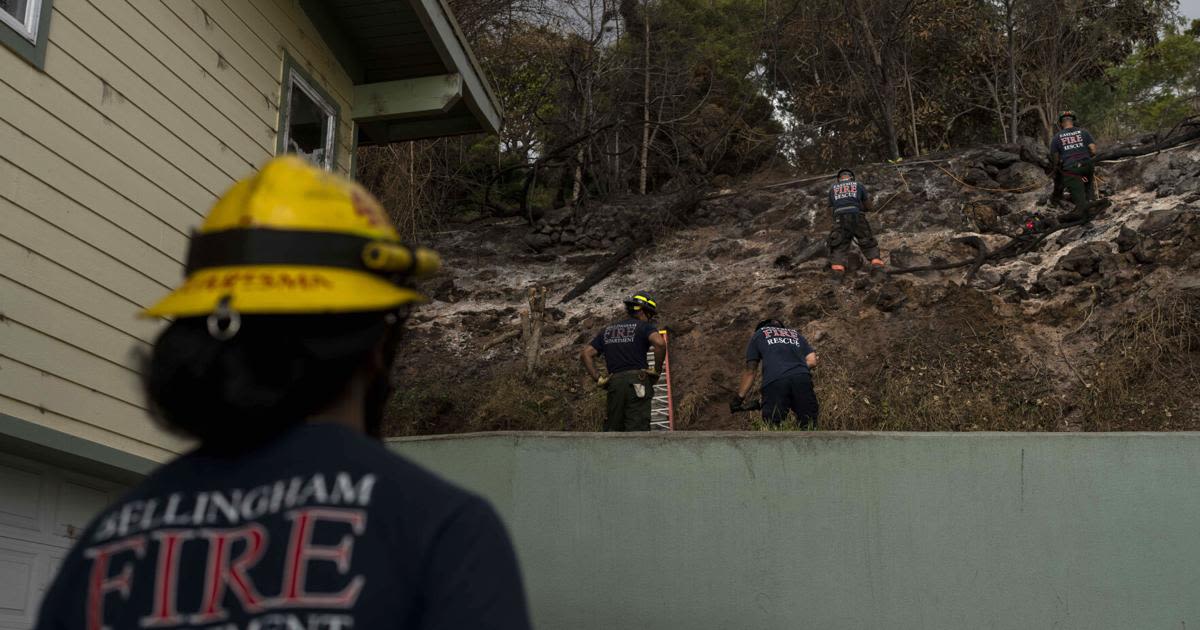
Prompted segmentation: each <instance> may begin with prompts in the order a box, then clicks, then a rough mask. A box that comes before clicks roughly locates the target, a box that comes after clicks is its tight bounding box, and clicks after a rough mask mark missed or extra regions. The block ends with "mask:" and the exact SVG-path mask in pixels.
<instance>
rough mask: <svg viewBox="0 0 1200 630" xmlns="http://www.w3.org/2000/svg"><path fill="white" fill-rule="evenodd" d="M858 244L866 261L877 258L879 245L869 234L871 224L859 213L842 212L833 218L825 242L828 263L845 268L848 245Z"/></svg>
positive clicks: (872, 235) (848, 251)
mask: <svg viewBox="0 0 1200 630" xmlns="http://www.w3.org/2000/svg"><path fill="white" fill-rule="evenodd" d="M856 241H857V242H858V248H859V249H860V250H862V254H863V256H866V257H867V260H868V261H869V260H877V259H878V258H879V243H878V242H876V240H875V235H874V234H872V233H871V224H870V223H868V222H867V217H865V216H863V214H862V213H861V212H844V213H842V214H836V215H834V217H833V229H832V230H830V231H829V237H828V238H827V239H826V240H825V243H826V245H828V246H829V262H830V263H831V264H834V265H841V266H843V267H845V265H846V257H847V255H848V254H849V253H850V245H851V244H853V243H854V242H856Z"/></svg>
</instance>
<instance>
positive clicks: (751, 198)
mask: <svg viewBox="0 0 1200 630" xmlns="http://www.w3.org/2000/svg"><path fill="white" fill-rule="evenodd" d="M1039 151H1040V148H1039V147H1037V146H1036V145H1028V144H1027V145H1025V146H1016V145H1013V146H1001V147H989V148H985V149H978V150H973V151H968V152H963V153H956V154H951V155H943V156H934V157H933V158H930V159H923V160H920V161H916V162H913V163H907V164H901V165H900V166H898V167H897V166H873V167H863V168H861V169H859V179H860V180H861V181H864V182H865V183H867V184H868V185H869V186H870V187H871V190H872V191H873V192H874V193H875V196H876V205H877V207H878V208H879V209H878V210H877V211H876V212H875V213H873V214H872V215H871V216H870V219H871V222H872V224H873V226H874V227H875V229H876V232H877V236H878V238H879V241H880V245H881V247H882V249H883V251H884V255H885V259H887V261H888V263H889V266H890V268H892V269H893V271H895V270H896V269H897V268H900V267H917V266H924V265H930V264H932V265H938V264H941V263H945V262H948V261H956V260H966V259H971V258H973V257H974V255H975V250H974V249H973V248H971V247H968V246H967V245H966V244H963V243H962V242H961V239H962V238H963V237H968V236H976V237H978V238H979V239H980V240H982V241H983V242H984V243H986V244H988V246H989V248H990V249H992V250H994V249H996V248H998V247H1000V246H1001V245H1002V244H1003V243H1006V242H1008V241H1009V238H1010V235H1013V234H1016V233H1018V232H1019V228H1020V224H1021V222H1022V219H1023V218H1024V217H1025V216H1026V215H1027V214H1029V213H1032V212H1035V211H1039V212H1042V213H1047V214H1053V212H1050V211H1049V210H1048V209H1047V208H1045V207H1044V206H1041V205H1039V201H1040V200H1044V198H1045V196H1046V194H1047V193H1048V190H1049V183H1048V181H1047V180H1046V178H1045V176H1044V175H1043V174H1042V172H1041V170H1040V168H1039V167H1038V166H1035V163H1038V162H1040V161H1041V160H1042V159H1044V155H1040V154H1039ZM1099 173H1100V176H1101V178H1102V179H1101V182H1100V187H1101V188H1102V189H1103V190H1105V191H1106V192H1107V193H1108V194H1111V198H1112V200H1113V202H1114V203H1113V206H1112V207H1111V208H1109V209H1108V210H1106V211H1105V212H1104V213H1103V214H1101V216H1099V217H1097V218H1096V219H1095V220H1093V221H1092V222H1090V223H1088V224H1085V225H1081V226H1077V227H1072V228H1069V229H1065V230H1062V231H1059V232H1056V233H1054V234H1052V235H1050V236H1049V237H1048V238H1046V239H1045V240H1044V241H1042V242H1041V243H1040V244H1038V245H1037V247H1035V248H1034V249H1032V251H1029V252H1027V253H1024V254H1021V255H1019V256H1015V257H1012V258H1008V259H1003V260H995V261H989V262H988V264H985V265H983V266H982V267H981V268H979V270H978V271H977V273H975V274H973V275H970V276H969V277H968V269H969V268H966V267H964V268H957V269H952V270H945V271H927V272H919V273H912V274H896V275H893V276H891V277H890V278H889V279H888V280H886V281H884V282H872V281H869V280H868V279H867V278H866V276H865V275H862V274H856V275H855V276H854V277H852V278H851V279H849V280H848V281H847V282H845V283H843V284H842V285H839V286H834V285H832V284H830V282H829V281H828V279H827V278H826V275H825V270H824V268H825V259H824V253H823V252H824V250H823V241H824V237H825V234H826V233H827V232H828V229H829V226H830V216H829V213H828V210H827V209H826V206H825V192H826V190H827V186H828V184H829V182H830V180H829V179H827V178H821V179H817V180H814V181H801V182H799V183H796V184H793V185H787V186H775V187H770V186H757V187H756V186H753V185H747V186H746V187H744V188H743V189H742V190H741V191H740V192H733V193H732V194H728V193H726V194H718V195H709V199H708V200H706V201H703V202H701V203H700V204H699V205H698V206H696V207H694V208H690V209H689V211H688V212H687V213H686V214H684V215H682V216H674V217H670V221H667V218H666V217H665V212H666V211H665V210H664V208H666V207H668V206H670V203H671V200H668V199H661V198H660V199H648V200H647V199H631V200H626V201H624V202H622V203H619V204H614V205H611V206H604V207H592V208H587V209H586V210H585V209H580V210H577V211H569V210H563V211H558V212H556V213H551V214H550V215H548V216H547V217H545V218H543V220H541V221H540V222H539V223H538V224H537V225H535V226H534V227H533V229H530V227H529V226H527V225H524V224H523V223H519V222H515V221H512V220H509V221H500V222H492V223H486V224H476V225H473V226H469V227H466V228H462V229H457V230H453V231H449V232H443V233H439V234H436V235H433V237H432V238H433V243H432V244H433V245H434V246H435V247H437V248H438V249H439V250H440V251H441V252H442V253H443V255H444V257H445V259H446V267H447V272H446V273H444V274H443V275H442V276H441V277H440V278H439V279H438V280H436V281H435V282H433V283H432V284H431V285H430V286H429V287H428V289H429V290H430V291H431V292H432V295H433V297H434V302H432V303H431V304H429V305H427V306H424V307H422V308H421V309H420V310H419V311H418V313H417V315H416V316H415V317H414V319H413V321H412V325H411V335H410V343H409V346H408V351H407V353H406V354H405V358H404V361H403V363H404V365H403V366H402V367H401V368H400V373H399V374H398V375H397V376H398V378H399V381H400V391H399V393H398V394H397V395H396V397H395V398H394V399H393V401H392V402H391V405H390V417H389V423H388V430H389V432H391V433H393V434H414V433H436V432H454V431H471V430H492V429H550V430H595V429H596V428H597V427H598V426H599V422H600V418H601V416H602V413H603V412H602V395H601V394H600V393H599V392H598V391H596V390H595V389H594V388H593V387H591V385H590V383H588V382H587V380H586V379H585V378H584V377H583V376H582V371H581V370H580V369H579V367H578V365H577V360H576V358H575V357H576V354H577V352H578V348H579V347H580V345H581V344H583V343H585V342H586V340H587V339H589V338H590V336H591V335H594V334H595V332H596V330H597V329H598V328H599V327H601V326H602V325H603V324H604V323H605V322H606V321H607V320H609V319H611V318H613V317H615V316H617V315H618V314H619V311H620V308H621V307H620V302H621V299H622V297H624V296H625V295H626V294H628V293H630V292H631V291H634V290H642V289H647V290H651V291H653V292H654V293H655V295H656V296H657V297H658V299H659V301H660V304H661V305H662V312H661V318H660V319H661V323H663V324H665V325H667V326H669V327H670V328H671V330H672V333H673V334H672V338H671V358H672V375H673V379H672V386H673V395H674V396H673V397H674V402H675V410H676V423H677V427H678V428H681V429H738V428H748V427H751V426H753V424H754V418H753V417H751V416H750V415H748V414H741V415H737V416H733V415H731V414H730V413H729V412H728V409H727V406H726V403H727V401H728V399H729V397H730V396H731V393H732V389H731V388H733V387H734V386H735V385H736V378H737V374H738V371H739V370H740V369H741V366H742V360H741V357H742V353H743V352H744V348H745V343H746V341H747V339H748V337H749V335H750V333H751V332H752V326H753V325H754V323H755V322H756V321H758V320H760V319H763V318H765V317H768V316H775V317H779V318H781V319H783V320H784V321H786V322H789V323H790V324H792V325H794V326H796V327H798V328H801V329H802V332H803V333H804V334H806V335H807V336H808V337H809V339H810V340H811V341H812V342H813V343H814V345H815V346H816V347H817V349H818V353H819V354H820V356H821V360H822V363H821V366H820V367H819V368H818V370H817V373H816V376H815V380H816V387H817V391H818V396H819V397H820V399H821V404H822V426H823V428H829V429H853V430H865V429H881V430H888V429H897V430H909V429H911V430H1125V429H1148V430H1175V429H1196V428H1200V402H1198V401H1200V247H1198V244H1200V212H1198V210H1197V208H1198V207H1200V147H1196V146H1190V147H1182V148H1180V149H1177V150H1173V151H1169V152H1164V153H1160V154H1157V155H1153V156H1147V157H1143V158H1138V159H1132V160H1126V161H1123V162H1120V163H1117V164H1109V165H1103V166H1102V167H1101V168H1100V170H1099ZM1014 189H1015V190H1014ZM999 191H1007V192H999ZM676 209H677V208H676ZM643 233H645V234H653V235H654V243H653V244H652V245H648V246H646V247H642V248H639V249H638V250H637V251H636V252H635V253H634V254H633V255H632V256H631V257H629V258H627V259H626V260H625V261H624V263H623V264H622V265H621V266H620V267H619V268H618V269H617V270H616V271H615V272H614V273H612V274H611V275H609V276H608V277H607V278H606V279H604V280H603V281H601V282H600V283H598V284H597V285H595V286H594V287H592V288H591V289H590V290H589V291H587V292H586V293H584V294H583V295H582V296H581V297H579V298H577V299H575V300H572V301H570V302H568V303H565V304H560V303H559V298H560V297H561V296H562V295H564V294H565V293H566V292H567V291H568V290H569V289H570V288H571V287H573V286H574V285H575V284H576V283H578V282H579V280H580V279H581V278H583V276H584V275H585V274H586V273H587V272H588V270H589V269H590V268H591V267H592V266H594V265H596V264H597V263H599V262H601V261H602V260H604V259H605V257H606V255H607V252H609V251H611V250H613V249H617V248H620V246H621V245H622V244H624V243H623V239H626V238H634V239H637V238H639V237H638V234H643ZM535 284H536V285H542V286H546V287H548V288H549V291H550V293H549V296H550V298H549V300H548V302H547V305H548V307H549V308H548V316H549V317H548V320H549V321H548V322H547V325H546V329H545V333H544V335H543V357H544V362H545V365H544V366H543V368H542V370H541V372H540V373H539V376H538V377H537V378H536V379H533V380H526V379H523V378H522V377H521V376H520V372H521V370H522V366H523V357H524V352H523V349H522V347H521V342H520V339H519V338H516V337H515V336H514V331H516V330H518V329H519V317H520V313H521V312H522V311H524V310H525V303H524V299H525V291H526V289H527V288H528V287H529V286H532V285H535Z"/></svg>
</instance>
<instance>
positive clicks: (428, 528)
mask: <svg viewBox="0 0 1200 630" xmlns="http://www.w3.org/2000/svg"><path fill="white" fill-rule="evenodd" d="M102 627H109V628H139V627H156V628H182V627H204V628H221V629H222V630H224V629H225V628H239V629H241V628H305V629H306V630H308V629H318V628H319V629H321V630H360V629H361V630H365V629H367V628H411V629H421V630H431V629H434V628H437V629H444V630H457V629H459V628H491V629H497V630H499V629H506V630H507V629H512V630H525V629H527V628H529V618H528V613H527V611H526V607H525V596H524V590H523V588H522V586H521V577H520V574H519V572H518V569H517V564H516V558H515V556H514V554H513V550H512V546H511V544H510V542H509V539H508V535H507V533H506V532H505V530H504V526H503V525H502V524H501V522H500V519H499V518H498V517H497V515H496V513H495V511H494V510H493V509H492V507H491V506H490V505H489V504H488V503H487V502H486V501H484V500H483V499H480V498H479V497H476V496H474V495H472V494H469V493H467V492H465V491H463V490H460V489H458V488H457V487H455V486H452V485H450V484H449V483H447V482H445V481H443V480H441V479H440V478H438V477H436V476H434V475H432V474H430V473H428V472H426V471H425V470H423V469H421V468H419V467H417V466H416V465H414V464H411V463H409V462H408V461H407V460H405V459H403V458H401V457H399V456H398V455H396V454H394V453H391V452H389V451H388V450H387V449H386V448H385V447H384V446H383V444H381V443H380V442H378V441H376V440H372V439H370V438H368V437H366V436H364V435H362V434H359V433H357V432H354V431H352V430H350V429H348V428H346V427H342V426H338V425H333V424H306V425H301V426H297V427H295V428H293V429H290V430H289V431H288V432H287V433H285V434H284V435H282V436H281V437H280V438H278V439H276V440H275V441H273V442H271V443H270V444H267V445H265V446H263V447H260V448H258V449H256V450H254V451H252V452H250V453H248V454H244V455H241V456H238V457H222V456H217V455H209V454H205V453H203V452H192V453H189V454H187V455H184V456H182V457H180V458H179V459H177V460H175V461H174V462H172V463H170V464H167V465H165V466H163V467H162V468H160V469H159V470H157V471H156V472H154V473H153V474H151V475H150V477H148V478H147V479H146V480H145V481H143V482H142V483H141V484H140V485H138V486H137V487H136V488H134V489H133V490H132V491H131V492H130V493H129V494H127V495H126V496H125V497H123V498H122V499H121V500H120V501H119V502H118V503H117V504H116V505H114V506H112V507H110V508H109V509H107V510H106V511H105V512H103V513H102V514H101V515H100V516H99V517H97V518H96V520H95V521H94V522H93V523H92V524H90V525H89V526H88V528H87V529H86V530H84V532H83V534H82V536H81V537H80V538H79V540H78V542H77V543H76V545H75V548H74V549H72V550H71V553H70V554H69V555H68V556H67V557H66V559H65V560H64V561H63V563H62V566H61V568H60V569H59V572H58V577H57V578H55V580H54V583H53V585H52V586H51V587H50V589H49V591H48V592H47V594H46V598H45V600H44V602H43V604H42V609H41V614H40V616H39V619H38V623H37V626H36V628H37V629H38V630H52V629H53V630H58V629H71V630H75V629H79V630H85V629H88V630H90V629H93V628H95V629H97V630H99V629H100V628H102Z"/></svg>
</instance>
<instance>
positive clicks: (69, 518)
mask: <svg viewBox="0 0 1200 630" xmlns="http://www.w3.org/2000/svg"><path fill="white" fill-rule="evenodd" d="M123 491H124V488H123V487H121V486H119V485H117V484H114V483H110V482H107V481H104V480H101V479H97V478H94V477H91V476H88V475H86V474H83V473H80V472H77V471H71V470H65V469H63V468H61V467H58V466H55V465H52V464H47V463H43V462H39V461H34V460H31V459H25V458H21V457H16V456H13V455H9V454H6V453H0V629H4V630H9V629H13V630H28V628H30V627H32V626H33V622H34V619H35V618H36V617H37V610H38V605H39V604H40V603H41V600H42V594H43V593H44V592H45V590H46V587H47V585H48V584H49V582H50V580H51V579H52V578H53V577H54V572H55V570H57V567H58V564H59V562H61V561H62V558H63V556H65V555H66V554H67V551H68V550H69V549H70V547H71V544H72V542H73V539H74V538H75V537H77V536H78V535H79V534H80V532H82V530H83V529H84V527H86V526H87V524H88V522H89V521H90V520H91V519H92V517H94V516H96V514H98V513H99V512H100V511H101V510H102V509H103V508H104V507H105V506H107V505H108V504H109V503H111V502H113V501H114V500H115V499H116V498H117V497H119V496H120V494H121V493H122V492H123Z"/></svg>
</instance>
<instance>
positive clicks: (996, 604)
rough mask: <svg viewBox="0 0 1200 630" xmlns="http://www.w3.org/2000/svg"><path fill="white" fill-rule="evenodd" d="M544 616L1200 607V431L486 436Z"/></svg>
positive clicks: (478, 479) (483, 441)
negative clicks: (1198, 592)
mask: <svg viewBox="0 0 1200 630" xmlns="http://www.w3.org/2000/svg"><path fill="white" fill-rule="evenodd" d="M391 446H392V448H394V449H395V450H396V451H398V452H399V453H401V454H403V455H406V456H408V457H409V458H411V459H413V460H415V461H416V462H417V463H418V464H421V465H424V466H426V467H428V468H429V469H431V470H433V471H434V472H437V473H439V474H441V475H443V476H444V477H446V478H448V479H449V480H451V481H453V482H456V483H459V484H461V485H463V486H465V487H467V488H469V489H471V490H474V491H475V492H478V493H480V494H482V495H483V496H485V497H486V498H488V499H490V500H491V501H492V502H493V504H495V505H496V507H497V509H498V510H499V512H500V514H501V516H503V517H504V519H505V521H506V523H507V524H508V527H509V530H510V532H511V533H512V537H513V540H514V543H515V545H516V549H517V555H518V557H519V559H520V562H521V565H522V568H523V570H524V577H525V584H526V587H527V590H528V594H529V601H530V605H531V609H532V612H533V617H534V625H535V626H536V627H539V628H573V629H577V630H589V629H592V628H595V629H602V628H658V629H664V630H665V629H672V628H679V629H689V630H691V629H709V628H711V629H721V630H725V629H731V628H754V629H756V630H769V629H776V628H777V629H779V630H784V629H793V628H888V629H910V628H911V629H913V630H939V629H945V630H961V629H963V628H992V629H1012V630H1023V629H1026V628H1089V629H1100V628H1112V629H1114V630H1119V629H1126V628H1196V627H1200V600H1197V598H1196V596H1195V594H1196V589H1197V587H1200V571H1197V569H1196V568H1197V566H1200V537H1197V535H1196V523H1197V521H1198V520H1200V494H1198V493H1197V492H1196V483H1197V480H1198V479H1200V434H1197V433H1156V434H1137V433H1113V434H1094V433H1093V434H1067V433H1059V434H1046V433H1038V434H1029V433H1024V434H1023V433H1005V434H997V433H934V434H921V433H856V434H845V433H832V432H817V433H815V434H798V433H780V432H770V433H767V432H761V433H738V434H721V433H717V434H706V433H699V432H683V433H680V434H675V435H663V434H649V433H647V434H641V435H636V434H579V433H570V434H533V433H519V434H512V433H510V434H476V435H466V436H443V437H436V438H415V439H404V440H396V441H393V442H391Z"/></svg>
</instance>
